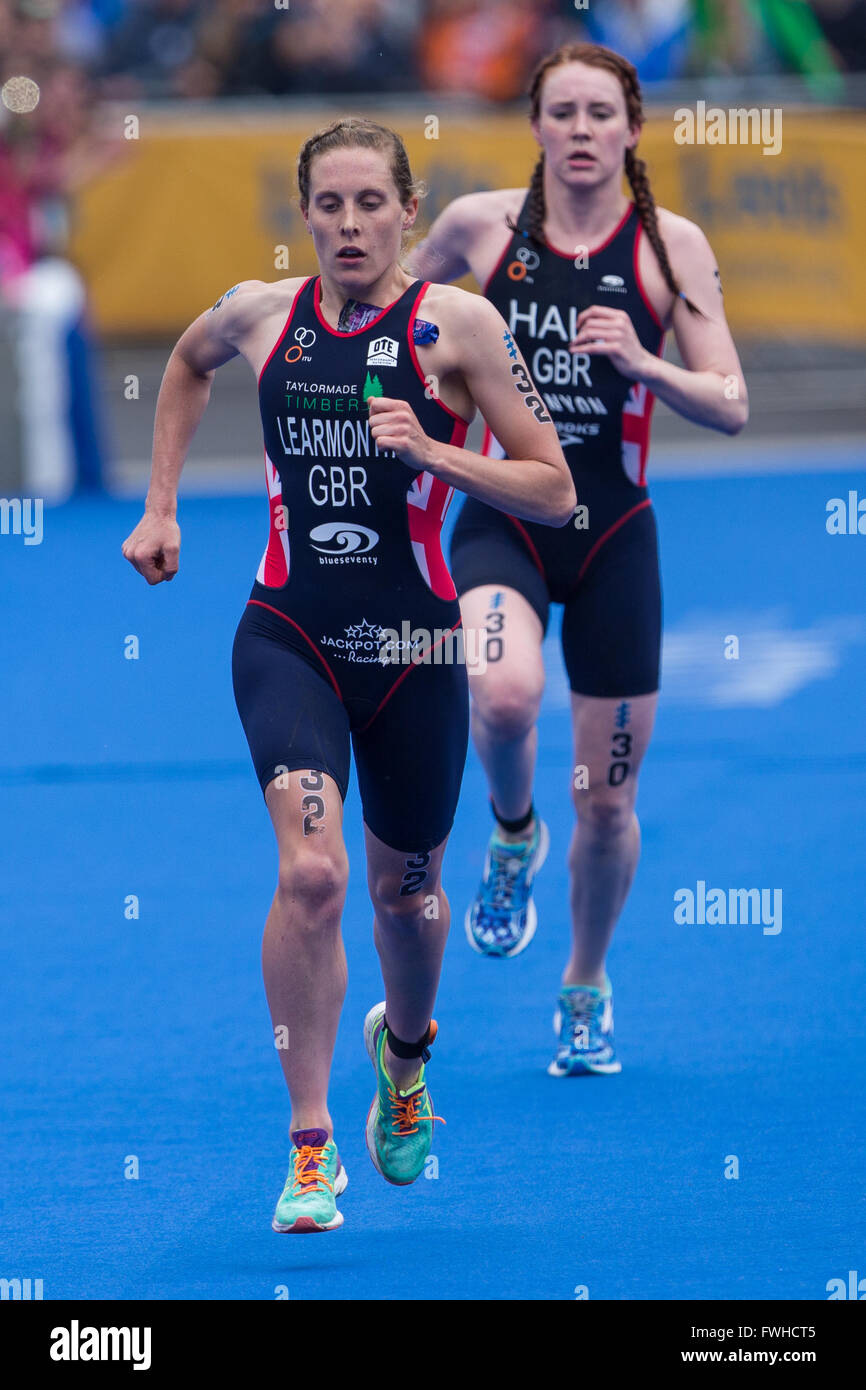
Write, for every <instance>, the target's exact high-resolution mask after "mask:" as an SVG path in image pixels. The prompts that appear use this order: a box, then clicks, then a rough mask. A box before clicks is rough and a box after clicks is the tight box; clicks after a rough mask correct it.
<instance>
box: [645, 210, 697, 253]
mask: <svg viewBox="0 0 866 1390" xmlns="http://www.w3.org/2000/svg"><path fill="white" fill-rule="evenodd" d="M656 218H657V220H658V228H659V232H660V233H661V238H662V241H663V242H664V244H665V246H666V247H667V250H668V255H669V256H670V257H671V259H672V260H673V259H674V258H676V259H678V260H679V259H682V258H684V257H685V258H686V259H688V258H690V257H692V256H695V255H698V256H699V255H700V254H701V253H702V252H703V253H704V254H706V252H707V251H708V249H709V242H708V241H707V238H706V236H705V235H704V233H703V231H702V230H701V228H700V227H699V226H698V224H697V222H691V221H690V220H689V218H688V217H681V216H680V214H679V213H677V212H671V211H670V210H669V209H668V208H656Z"/></svg>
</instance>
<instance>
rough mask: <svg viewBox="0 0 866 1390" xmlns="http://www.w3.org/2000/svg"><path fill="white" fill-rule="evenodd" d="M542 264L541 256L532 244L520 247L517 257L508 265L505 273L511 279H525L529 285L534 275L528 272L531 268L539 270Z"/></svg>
mask: <svg viewBox="0 0 866 1390" xmlns="http://www.w3.org/2000/svg"><path fill="white" fill-rule="evenodd" d="M540 265H541V257H540V256H539V254H538V252H537V251H533V250H532V248H531V247H530V246H521V247H519V248H518V251H517V256H516V258H515V259H514V260H513V261H511V262H510V264H509V265H508V266H507V268H506V271H505V274H506V275H507V276H508V278H509V280H525V281H526V283H527V284H528V285H531V284H532V276H531V275H529V274H528V272H529V271H530V270H537V269H538V267H539V266H540Z"/></svg>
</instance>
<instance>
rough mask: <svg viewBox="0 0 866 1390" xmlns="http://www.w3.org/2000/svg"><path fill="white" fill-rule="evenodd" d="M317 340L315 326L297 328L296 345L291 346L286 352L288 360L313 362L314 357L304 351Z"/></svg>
mask: <svg viewBox="0 0 866 1390" xmlns="http://www.w3.org/2000/svg"><path fill="white" fill-rule="evenodd" d="M315 341H316V332H315V329H313V328H296V329H295V345H294V347H290V348H289V350H288V352H287V353H286V361H287V362H312V360H313V359H312V357H310V356H309V354H305V353H304V348H311V347H312V346H313V343H314V342H315Z"/></svg>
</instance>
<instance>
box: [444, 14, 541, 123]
mask: <svg viewBox="0 0 866 1390" xmlns="http://www.w3.org/2000/svg"><path fill="white" fill-rule="evenodd" d="M547 13H548V10H547V6H542V5H538V4H528V3H525V0H431V3H430V4H429V6H428V8H427V16H426V19H425V21H424V24H423V26H422V30H421V34H420V36H419V40H418V65H419V69H420V79H421V85H422V87H426V88H428V89H430V90H431V91H440V92H459V93H466V94H467V95H472V96H475V95H480V96H483V97H486V98H487V99H488V101H514V100H516V99H517V98H518V97H521V96H523V94H524V91H525V88H526V83H527V80H528V78H529V74H530V72H531V71H532V69H533V67H534V66H535V63H536V60H537V59H538V58H539V57H540V55H541V53H542V52H543V51H544V49H545V47H546V46H547V43H548V38H549V34H548V32H547V30H546V26H545V23H544V21H545V18H546V16H547Z"/></svg>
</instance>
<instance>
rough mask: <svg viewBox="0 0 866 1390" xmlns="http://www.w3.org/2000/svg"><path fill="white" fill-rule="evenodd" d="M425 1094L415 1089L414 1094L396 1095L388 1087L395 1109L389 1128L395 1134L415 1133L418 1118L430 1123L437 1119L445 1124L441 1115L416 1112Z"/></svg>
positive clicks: (392, 1105) (416, 1131)
mask: <svg viewBox="0 0 866 1390" xmlns="http://www.w3.org/2000/svg"><path fill="white" fill-rule="evenodd" d="M425 1095H426V1092H425V1091H416V1092H415V1094H414V1095H410V1096H401V1095H398V1094H397V1092H396V1091H395V1090H393V1089H392V1087H390V1086H389V1087H388V1097H389V1099H390V1101H391V1107H392V1109H393V1110H394V1111H395V1115H394V1119H393V1121H392V1123H391V1129H392V1130H393V1131H394V1133H395V1134H399V1135H407V1134H417V1133H418V1121H419V1120H427V1121H429V1123H430V1124H432V1123H433V1121H434V1120H438V1121H439V1122H440V1124H443V1125H444V1124H445V1121H444V1120H443V1119H442V1116H441V1115H419V1114H418V1106H419V1105H420V1104H421V1102H422V1100H424V1098H425Z"/></svg>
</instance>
